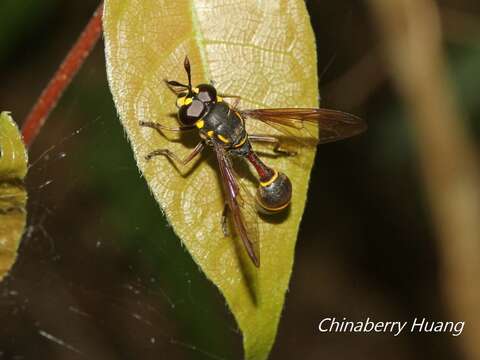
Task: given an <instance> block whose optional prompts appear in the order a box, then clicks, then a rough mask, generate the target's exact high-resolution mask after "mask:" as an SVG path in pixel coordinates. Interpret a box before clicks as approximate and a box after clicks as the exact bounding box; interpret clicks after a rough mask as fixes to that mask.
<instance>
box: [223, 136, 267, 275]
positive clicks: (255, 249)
mask: <svg viewBox="0 0 480 360" xmlns="http://www.w3.org/2000/svg"><path fill="white" fill-rule="evenodd" d="M214 148H215V153H216V155H217V160H218V166H219V168H220V175H221V179H222V185H223V190H224V194H225V199H226V201H227V206H228V210H229V212H230V215H231V217H232V222H233V225H234V228H235V232H236V234H237V236H239V237H240V239H241V240H242V242H243V244H244V246H245V249H246V250H247V253H248V256H249V257H250V259H251V260H252V262H253V263H254V264H255V266H257V267H259V266H260V251H259V246H258V223H257V214H256V211H255V207H254V205H253V204H252V203H251V202H250V201H249V199H250V198H253V197H252V196H251V195H250V194H249V192H248V190H247V189H246V188H245V187H244V186H242V185H241V184H240V183H239V181H238V180H237V176H236V174H235V171H234V170H233V167H232V165H231V161H230V158H229V157H228V155H227V154H226V151H225V149H224V148H223V147H222V145H220V144H216V143H214Z"/></svg>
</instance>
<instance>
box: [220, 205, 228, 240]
mask: <svg viewBox="0 0 480 360" xmlns="http://www.w3.org/2000/svg"><path fill="white" fill-rule="evenodd" d="M227 215H228V204H227V203H225V205H224V207H223V211H222V220H221V224H222V232H223V236H225V237H227V236H228V234H229V232H228V217H227Z"/></svg>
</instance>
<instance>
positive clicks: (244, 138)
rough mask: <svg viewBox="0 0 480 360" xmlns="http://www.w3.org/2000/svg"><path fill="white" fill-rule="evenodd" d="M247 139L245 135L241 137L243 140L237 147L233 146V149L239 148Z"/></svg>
mask: <svg viewBox="0 0 480 360" xmlns="http://www.w3.org/2000/svg"><path fill="white" fill-rule="evenodd" d="M247 137H248V136H247V135H245V136H244V137H243V139H242V140H240V142H239V143H238V144H237V145H235V146H234V148H239V147H240V146H242V145H243V144H245V142H246V141H247Z"/></svg>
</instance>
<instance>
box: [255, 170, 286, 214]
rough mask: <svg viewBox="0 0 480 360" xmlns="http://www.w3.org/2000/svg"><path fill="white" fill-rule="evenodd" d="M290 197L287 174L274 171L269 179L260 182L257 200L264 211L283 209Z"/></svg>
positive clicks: (272, 211) (273, 211)
mask: <svg viewBox="0 0 480 360" xmlns="http://www.w3.org/2000/svg"><path fill="white" fill-rule="evenodd" d="M291 198H292V183H291V182H290V179H289V178H288V177H287V175H285V174H283V173H281V172H278V171H274V173H273V175H272V177H271V178H270V179H269V180H266V181H263V182H261V183H260V186H259V187H258V190H257V202H258V204H259V205H260V207H261V210H262V211H264V212H266V213H276V212H279V211H282V210H283V209H285V208H286V207H287V206H288V205H289V204H290V200H291Z"/></svg>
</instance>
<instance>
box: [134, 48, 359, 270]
mask: <svg viewBox="0 0 480 360" xmlns="http://www.w3.org/2000/svg"><path fill="white" fill-rule="evenodd" d="M184 68H185V71H186V73H187V77H188V84H182V83H180V82H178V81H174V80H171V81H168V80H166V83H167V86H168V87H169V88H170V89H171V90H172V91H173V92H174V93H175V94H176V95H177V100H176V105H177V108H178V120H179V122H180V126H179V127H167V126H164V125H162V124H160V123H157V122H144V121H141V122H140V125H141V126H146V127H150V128H153V129H155V130H157V131H158V132H160V133H161V132H162V131H163V130H167V131H189V130H195V129H197V130H198V134H199V136H200V141H199V143H198V145H197V146H196V147H195V148H194V149H193V151H192V152H191V153H190V154H189V155H188V156H186V157H185V158H183V159H182V158H179V157H178V156H177V155H176V154H175V153H173V152H171V151H170V150H168V149H157V150H154V151H152V152H151V153H150V154H148V155H147V156H146V159H147V160H150V159H151V158H153V157H155V156H159V155H161V156H166V157H168V158H169V159H171V160H172V161H174V162H176V163H179V164H182V165H186V164H188V163H189V162H190V161H192V159H194V158H195V157H196V156H197V155H199V154H200V153H201V151H202V150H203V149H204V148H205V147H206V146H210V147H212V148H213V150H214V152H215V154H216V157H217V160H218V166H219V169H220V177H221V180H222V185H223V192H224V197H225V206H224V211H223V214H222V222H221V224H222V229H223V232H224V234H225V235H227V234H228V230H227V216H228V214H230V215H231V219H232V223H233V225H234V231H235V233H236V235H237V236H238V237H240V239H241V241H242V242H243V244H244V246H245V249H246V251H247V253H248V256H249V257H250V259H251V260H252V262H253V264H255V266H257V267H259V266H260V254H259V250H258V229H257V216H258V215H257V210H260V211H261V212H264V213H269V214H272V213H278V212H281V211H282V210H284V209H286V208H287V207H288V206H289V204H290V201H291V197H292V183H291V182H290V180H289V178H288V177H287V175H286V174H283V173H282V172H280V171H277V170H275V169H273V168H271V167H269V166H268V165H266V164H265V163H264V162H263V161H262V160H261V159H260V158H259V156H258V155H257V153H256V152H255V151H254V150H253V148H252V143H255V142H263V143H269V144H272V145H273V150H274V152H276V153H278V154H283V155H294V153H292V152H288V151H285V150H284V149H282V141H283V140H281V139H280V138H279V137H278V136H274V135H268V136H265V135H256V134H248V133H247V131H246V129H245V122H246V121H250V120H257V121H261V122H263V123H265V124H267V125H270V126H271V127H273V128H275V129H276V130H278V131H280V132H281V133H283V134H285V135H286V136H287V137H290V138H291V139H292V140H293V141H294V142H296V144H297V145H298V146H300V147H302V146H312V142H305V141H304V137H302V136H301V135H302V134H304V131H305V130H306V125H307V124H315V125H318V127H319V128H320V134H319V138H318V140H317V139H316V138H314V142H313V146H315V145H316V144H317V143H326V142H332V141H336V140H340V139H344V138H347V137H350V136H353V135H356V134H359V133H361V132H362V131H364V130H365V129H366V124H365V122H364V121H363V120H362V119H360V118H358V117H356V116H354V115H351V114H348V113H344V112H341V111H336V110H329V109H319V108H283V109H251V110H240V109H237V105H238V102H239V100H240V97H238V96H233V95H223V94H220V93H219V92H218V91H217V89H216V88H215V86H214V85H212V84H200V85H198V86H196V87H193V86H192V77H191V68H190V62H189V60H188V57H185V61H184ZM226 98H232V99H234V101H233V102H232V103H228V102H227V101H225V99H226ZM317 131H318V129H317ZM297 134H299V135H300V136H297ZM234 157H240V158H243V159H245V160H246V161H247V162H248V163H250V164H251V165H252V166H253V168H254V169H255V171H256V173H257V175H258V179H259V186H258V189H257V193H256V196H255V197H253V196H252V195H251V194H250V193H249V191H248V189H246V188H245V187H244V186H243V185H242V183H241V182H240V181H239V180H238V177H237V175H236V173H235V170H234V168H233V165H232V158H234ZM252 199H253V200H252Z"/></svg>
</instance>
